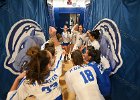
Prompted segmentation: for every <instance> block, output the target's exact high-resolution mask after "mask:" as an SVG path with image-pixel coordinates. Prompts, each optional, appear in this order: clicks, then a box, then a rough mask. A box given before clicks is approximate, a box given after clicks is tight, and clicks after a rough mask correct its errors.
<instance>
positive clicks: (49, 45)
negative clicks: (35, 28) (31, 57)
mask: <svg viewBox="0 0 140 100" xmlns="http://www.w3.org/2000/svg"><path fill="white" fill-rule="evenodd" d="M45 50H48V51H49V52H50V53H51V54H52V56H55V46H54V43H53V42H52V41H49V42H48V43H46V44H45Z"/></svg>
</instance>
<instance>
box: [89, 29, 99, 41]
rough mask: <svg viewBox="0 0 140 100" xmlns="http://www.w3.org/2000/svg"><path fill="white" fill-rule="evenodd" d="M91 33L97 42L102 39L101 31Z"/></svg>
mask: <svg viewBox="0 0 140 100" xmlns="http://www.w3.org/2000/svg"><path fill="white" fill-rule="evenodd" d="M89 33H90V34H91V36H92V37H93V36H94V38H95V39H96V40H98V39H99V38H100V32H99V30H94V31H91V32H89Z"/></svg>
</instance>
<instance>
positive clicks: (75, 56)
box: [71, 50, 84, 65]
mask: <svg viewBox="0 0 140 100" xmlns="http://www.w3.org/2000/svg"><path fill="white" fill-rule="evenodd" d="M71 58H72V61H73V64H74V65H82V64H83V63H84V60H83V56H82V53H81V51H80V50H75V51H73V52H72V54H71Z"/></svg>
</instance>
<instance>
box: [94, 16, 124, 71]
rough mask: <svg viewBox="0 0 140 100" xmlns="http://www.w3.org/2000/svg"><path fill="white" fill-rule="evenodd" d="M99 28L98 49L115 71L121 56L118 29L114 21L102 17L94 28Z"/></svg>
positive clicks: (120, 63)
mask: <svg viewBox="0 0 140 100" xmlns="http://www.w3.org/2000/svg"><path fill="white" fill-rule="evenodd" d="M95 29H98V30H100V40H99V43H100V50H101V55H102V56H105V57H106V58H107V59H108V60H109V63H110V65H111V67H112V73H115V72H116V71H117V70H118V69H119V68H120V67H121V66H122V63H123V61H122V58H121V54H120V53H121V36H120V32H119V29H118V27H117V25H116V24H115V22H114V21H112V20H110V19H107V18H105V19H103V20H101V21H99V22H98V23H97V25H96V26H95V27H94V30H95Z"/></svg>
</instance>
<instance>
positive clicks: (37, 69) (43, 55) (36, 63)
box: [26, 47, 50, 84]
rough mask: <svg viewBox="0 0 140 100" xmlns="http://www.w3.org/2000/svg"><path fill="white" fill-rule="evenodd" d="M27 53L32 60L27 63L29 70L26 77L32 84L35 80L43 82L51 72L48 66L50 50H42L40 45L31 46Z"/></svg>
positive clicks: (39, 82)
mask: <svg viewBox="0 0 140 100" xmlns="http://www.w3.org/2000/svg"><path fill="white" fill-rule="evenodd" d="M26 54H27V55H28V56H30V57H31V60H30V62H29V63H28V64H27V67H28V69H29V70H28V71H27V74H26V78H27V79H28V80H29V83H30V84H33V83H34V82H35V81H37V82H38V84H41V83H42V82H44V79H45V76H46V75H47V74H48V73H49V68H48V67H46V66H47V65H48V64H49V62H50V56H49V54H48V51H45V50H43V51H41V50H40V48H39V47H31V48H30V49H29V50H28V51H27V53H26Z"/></svg>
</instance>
